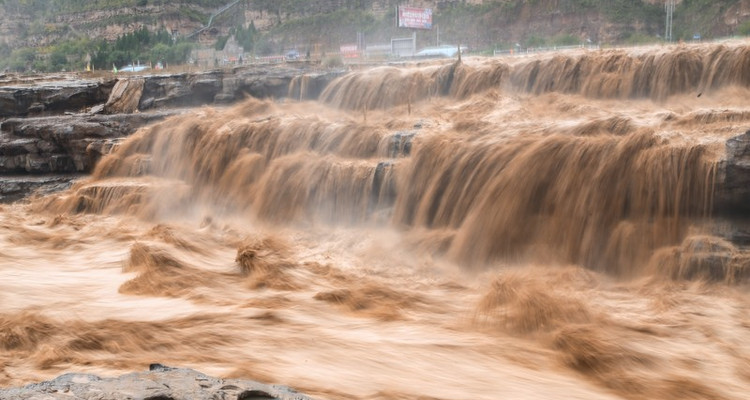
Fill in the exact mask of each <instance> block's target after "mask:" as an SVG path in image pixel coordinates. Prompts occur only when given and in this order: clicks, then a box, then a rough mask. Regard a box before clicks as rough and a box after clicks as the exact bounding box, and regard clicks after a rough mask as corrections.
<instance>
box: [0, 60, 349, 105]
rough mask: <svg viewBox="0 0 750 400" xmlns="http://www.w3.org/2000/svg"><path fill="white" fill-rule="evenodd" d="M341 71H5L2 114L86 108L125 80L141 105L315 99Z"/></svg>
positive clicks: (0, 83)
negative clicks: (33, 73)
mask: <svg viewBox="0 0 750 400" xmlns="http://www.w3.org/2000/svg"><path fill="white" fill-rule="evenodd" d="M342 72H343V71H328V70H321V69H319V67H317V66H315V65H309V64H306V63H294V64H292V63H290V64H280V65H273V66H262V65H248V66H240V67H235V68H226V69H216V70H210V71H196V72H181V73H162V74H148V75H138V74H119V75H114V74H111V73H104V75H101V76H99V77H98V78H97V77H95V76H94V75H92V74H91V73H78V74H72V73H71V74H67V75H50V76H48V77H47V80H44V79H43V77H40V76H0V118H9V117H26V116H43V115H59V114H63V113H66V112H69V113H81V112H85V111H87V110H88V109H91V108H92V107H96V106H99V105H103V104H104V103H105V102H108V103H109V102H112V100H113V99H112V94H113V93H115V92H116V91H117V87H118V83H125V82H130V83H134V84H133V85H130V86H131V90H134V91H135V96H136V97H135V98H134V99H132V100H134V108H135V109H138V110H146V109H151V108H174V107H195V106H200V105H204V104H226V103H232V102H234V101H238V100H242V99H244V98H245V97H246V96H251V97H256V98H277V99H278V98H283V97H288V96H291V97H293V98H295V99H315V98H317V97H318V95H320V93H321V92H322V91H323V89H324V88H325V87H326V85H328V83H329V82H331V81H332V80H333V79H334V78H336V77H338V76H340V75H341V74H342ZM121 86H122V85H121ZM132 94H133V92H131V95H132ZM118 96H119V94H118ZM136 107H137V108H136ZM117 112H122V111H117ZM129 112H132V110H131V111H129Z"/></svg>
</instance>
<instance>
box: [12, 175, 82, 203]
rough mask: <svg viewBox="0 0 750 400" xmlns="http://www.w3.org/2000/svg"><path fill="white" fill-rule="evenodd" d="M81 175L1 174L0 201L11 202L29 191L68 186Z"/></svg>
mask: <svg viewBox="0 0 750 400" xmlns="http://www.w3.org/2000/svg"><path fill="white" fill-rule="evenodd" d="M82 176H83V175H76V174H68V175H33V176H29V175H21V176H3V177H2V179H0V203H12V202H14V201H18V200H21V199H23V198H24V197H26V196H28V195H29V194H31V193H37V194H41V195H45V194H49V193H54V192H59V191H63V190H66V189H68V188H70V186H71V185H72V184H73V181H75V180H76V179H79V178H81V177H82Z"/></svg>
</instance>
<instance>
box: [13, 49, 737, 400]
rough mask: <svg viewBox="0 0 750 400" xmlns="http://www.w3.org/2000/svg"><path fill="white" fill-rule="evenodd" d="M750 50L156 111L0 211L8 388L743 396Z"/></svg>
mask: <svg viewBox="0 0 750 400" xmlns="http://www.w3.org/2000/svg"><path fill="white" fill-rule="evenodd" d="M748 63H750V52H748V48H747V47H744V46H703V47H671V48H664V49H656V50H649V51H643V50H638V51H636V50H633V51H631V52H625V51H603V52H599V51H597V52H587V53H582V54H572V55H565V56H559V55H558V56H554V57H550V58H539V59H536V58H533V59H516V60H513V61H502V62H501V61H497V60H484V59H469V60H464V62H463V63H461V64H444V63H433V64H425V65H419V66H406V67H380V68H373V69H369V70H363V71H357V72H353V73H350V74H347V75H345V76H343V77H341V78H339V79H338V80H336V81H334V82H333V83H331V84H330V85H329V87H328V88H327V89H326V90H325V91H324V93H323V94H322V95H321V98H320V99H319V101H296V99H304V98H306V96H305V91H306V89H305V87H306V86H305V85H306V84H305V79H298V80H295V82H294V83H293V85H292V87H291V88H290V94H291V96H290V97H292V99H290V100H287V101H283V102H276V103H274V102H269V101H259V100H247V101H246V102H244V103H242V104H239V105H236V106H233V107H231V108H225V109H213V108H201V109H197V110H195V111H194V112H193V113H191V114H189V115H182V116H178V117H173V118H171V119H169V120H167V121H164V122H161V123H158V124H156V125H153V126H150V127H147V128H144V129H141V130H140V131H139V132H137V133H136V134H135V135H133V136H132V137H130V138H129V139H127V140H126V141H124V142H123V143H121V144H120V145H119V146H117V147H116V149H115V150H114V151H113V153H112V154H110V155H109V156H107V157H105V158H104V159H103V160H102V161H101V162H100V164H99V165H98V166H97V168H96V171H95V172H94V173H93V174H92V176H91V177H90V178H89V179H86V180H83V181H80V182H78V183H76V184H75V185H74V187H73V188H71V189H70V190H69V191H67V192H63V193H58V194H54V195H50V196H47V197H41V198H35V199H33V200H32V201H30V202H28V203H24V204H13V205H6V206H1V207H2V208H0V304H2V305H3V307H2V310H0V385H2V386H10V385H21V384H25V383H29V382H32V381H37V380H40V379H43V378H50V377H54V376H56V375H59V374H61V373H63V372H66V371H91V372H95V373H99V374H112V375H114V374H120V373H125V372H130V371H132V370H142V369H145V368H146V366H147V365H148V364H149V363H152V362H161V363H163V364H167V365H179V366H187V367H193V368H196V369H198V370H201V371H202V372H205V373H209V374H214V375H218V376H223V377H244V378H254V379H259V380H263V381H267V382H274V383H283V384H287V385H290V386H293V387H295V388H296V389H298V390H300V391H304V392H306V393H309V394H311V395H314V396H318V397H320V398H331V399H350V398H361V399H412V398H425V399H454V398H461V399H497V398H540V399H549V398H565V399H570V398H580V399H602V398H627V399H640V398H652V399H673V398H685V399H742V398H744V397H745V396H744V394H746V393H749V392H750V373H749V372H748V371H750V343H748V341H747V338H748V335H749V334H750V317H748V315H750V314H748V309H749V308H750V297H749V296H748V294H747V286H746V277H747V276H748V273H747V272H746V271H747V269H748V266H750V255H748V253H747V251H746V249H745V248H744V247H743V246H741V245H740V244H738V243H733V242H732V241H731V239H732V235H731V232H732V228H731V226H730V227H729V228H727V227H726V223H725V220H724V219H722V220H721V221H720V220H719V219H717V217H722V218H723V216H722V215H721V214H722V212H723V211H722V210H717V207H716V205H715V202H714V200H715V198H714V195H715V191H716V185H717V184H718V178H717V174H718V171H719V166H720V164H719V163H720V161H721V160H722V158H723V157H724V156H725V153H724V152H725V142H726V140H727V139H729V138H730V137H733V136H736V135H739V134H742V133H744V132H745V131H746V130H747V123H746V122H747V121H748V120H750V108H748V106H747V99H748V96H750V88H749V87H748V85H749V84H750V82H748V81H747V79H748V78H747V74H746V71H747V68H746V67H745V66H746V65H748ZM699 94H700V96H698V95H699ZM736 222H739V221H736ZM730 225H731V224H730ZM420 396H422V397H420Z"/></svg>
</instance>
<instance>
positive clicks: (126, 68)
mask: <svg viewBox="0 0 750 400" xmlns="http://www.w3.org/2000/svg"><path fill="white" fill-rule="evenodd" d="M147 69H151V67H149V66H148V65H141V64H136V65H133V64H128V65H126V66H124V67H120V71H121V72H141V71H145V70H147Z"/></svg>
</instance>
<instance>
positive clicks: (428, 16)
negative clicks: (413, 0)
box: [398, 7, 432, 29]
mask: <svg viewBox="0 0 750 400" xmlns="http://www.w3.org/2000/svg"><path fill="white" fill-rule="evenodd" d="M398 27H399V28H413V29H432V9H431V8H417V7H399V8H398Z"/></svg>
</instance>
